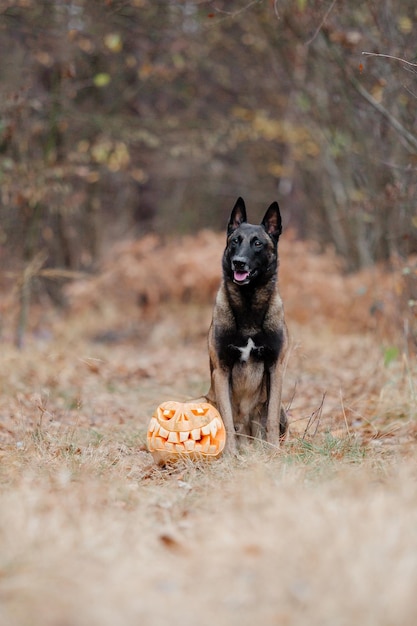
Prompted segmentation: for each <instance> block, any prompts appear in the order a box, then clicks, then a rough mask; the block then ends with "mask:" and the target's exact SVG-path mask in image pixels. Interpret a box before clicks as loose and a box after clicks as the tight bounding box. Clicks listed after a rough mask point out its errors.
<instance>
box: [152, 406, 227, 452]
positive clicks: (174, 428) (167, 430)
mask: <svg viewBox="0 0 417 626" xmlns="http://www.w3.org/2000/svg"><path fill="white" fill-rule="evenodd" d="M147 442H148V449H149V452H151V453H152V455H153V457H154V459H155V461H156V462H157V463H160V464H163V463H166V462H170V461H175V460H177V459H178V458H180V457H187V458H192V459H199V458H202V457H218V456H219V455H220V454H221V453H222V451H223V448H224V445H225V443H226V431H225V428H224V424H223V420H222V418H221V417H220V413H219V412H218V411H217V410H216V409H215V408H214V406H212V405H211V404H208V403H207V402H175V401H174V400H169V401H168V402H163V403H162V404H160V405H159V406H158V408H157V409H156V411H155V413H154V414H153V416H152V418H151V421H150V423H149V427H148V433H147Z"/></svg>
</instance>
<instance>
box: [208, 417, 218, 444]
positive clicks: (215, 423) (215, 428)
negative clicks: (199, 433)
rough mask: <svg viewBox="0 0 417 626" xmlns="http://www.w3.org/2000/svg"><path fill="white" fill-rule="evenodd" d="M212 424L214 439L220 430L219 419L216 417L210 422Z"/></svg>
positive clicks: (211, 430)
mask: <svg viewBox="0 0 417 626" xmlns="http://www.w3.org/2000/svg"><path fill="white" fill-rule="evenodd" d="M209 426H210V434H211V436H212V437H213V439H214V438H215V437H216V435H217V431H218V428H219V427H218V419H217V417H216V419H214V420H212V421H211V422H210V424H209Z"/></svg>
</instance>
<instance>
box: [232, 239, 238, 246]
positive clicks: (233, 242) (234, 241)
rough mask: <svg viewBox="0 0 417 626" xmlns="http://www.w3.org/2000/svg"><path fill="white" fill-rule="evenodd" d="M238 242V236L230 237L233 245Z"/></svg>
mask: <svg viewBox="0 0 417 626" xmlns="http://www.w3.org/2000/svg"><path fill="white" fill-rule="evenodd" d="M238 243H239V238H238V237H234V238H233V239H232V244H233V245H234V246H237V245H238Z"/></svg>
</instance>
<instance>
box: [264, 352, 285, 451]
mask: <svg viewBox="0 0 417 626" xmlns="http://www.w3.org/2000/svg"><path fill="white" fill-rule="evenodd" d="M281 395H282V363H277V364H276V365H275V367H272V368H271V369H270V371H269V391H268V412H267V416H266V440H267V442H268V443H271V444H273V445H274V446H279V445H280V430H279V423H280V419H281Z"/></svg>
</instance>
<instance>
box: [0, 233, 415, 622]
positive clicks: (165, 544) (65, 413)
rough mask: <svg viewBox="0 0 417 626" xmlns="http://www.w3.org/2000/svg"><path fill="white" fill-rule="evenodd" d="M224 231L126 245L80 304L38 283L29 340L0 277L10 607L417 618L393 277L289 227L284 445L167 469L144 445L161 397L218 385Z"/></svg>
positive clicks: (408, 397)
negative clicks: (63, 300) (50, 294)
mask: <svg viewBox="0 0 417 626" xmlns="http://www.w3.org/2000/svg"><path fill="white" fill-rule="evenodd" d="M222 245H223V238H221V237H218V236H217V235H214V234H212V233H201V234H200V235H199V237H198V238H197V245H196V244H195V241H191V240H190V239H187V238H184V239H182V240H181V241H178V240H177V241H175V240H174V241H165V242H163V241H159V240H157V239H156V238H151V237H150V238H146V239H145V240H141V241H140V242H125V243H123V244H119V245H118V246H116V247H115V248H113V249H112V250H110V251H109V253H108V256H107V257H106V259H105V260H104V261H103V264H102V267H101V268H100V271H99V272H98V275H97V276H96V277H93V278H84V279H82V280H78V281H76V282H75V283H73V284H72V285H69V286H68V287H67V290H66V291H67V298H68V308H67V309H66V310H65V311H57V310H56V309H54V308H53V307H52V306H51V305H50V304H49V302H45V301H40V302H39V301H38V302H36V301H34V303H33V305H32V309H31V316H30V322H29V325H28V328H27V331H26V339H25V345H24V348H23V349H21V350H18V349H16V348H15V347H14V345H13V324H14V321H15V319H16V317H17V309H16V302H15V301H14V299H13V297H9V294H10V289H9V291H7V290H6V291H5V292H4V293H5V296H4V300H3V302H4V306H3V320H4V323H3V329H2V339H3V342H2V353H1V357H0V358H1V362H2V367H1V372H0V384H1V395H0V481H1V482H0V511H1V516H0V555H1V556H0V598H1V602H0V624H4V625H5V626H26V625H29V624H30V625H31V626H33V625H36V626H37V625H38V624H42V626H84V625H85V626H87V625H88V626H95V625H100V626H106V625H109V626H110V625H111V626H113V625H114V624H123V625H126V626H130V625H132V626H133V625H136V624H141V626H142V625H144V626H146V625H147V624H149V625H151V626H159V625H161V626H164V625H165V624H177V623H178V624H179V623H181V624H185V625H187V624H190V626H191V625H192V626H194V625H195V624H206V623H212V622H214V623H216V624H218V625H220V626H222V625H223V624H224V625H225V626H226V625H227V626H229V625H233V624H239V625H242V624H243V625H245V624H248V625H249V624H253V623H254V622H257V621H259V622H260V623H264V624H271V625H272V624H273V625H281V624H282V625H293V624H294V625H298V624H300V625H301V624H303V625H304V624H306V623H308V624H310V625H313V626H314V625H316V624H317V625H319V624H320V625H326V624H329V625H330V624H331V625H332V626H333V625H336V624H340V625H345V624H355V625H356V624H362V625H368V624H369V625H371V624H372V625H373V624H375V625H378V626H381V625H382V626H384V625H391V624H402V625H405V626H408V625H410V626H414V624H415V623H417V622H416V620H417V604H416V602H415V589H416V588H417V481H416V478H417V466H416V441H417V437H416V434H417V428H416V424H417V421H416V396H415V388H414V379H415V358H414V357H413V355H412V354H411V353H410V352H409V350H408V347H407V346H405V345H404V346H402V345H401V343H398V342H397V343H395V341H396V337H395V336H394V335H393V334H390V333H389V332H388V331H387V328H388V329H389V328H390V326H391V325H392V320H393V310H394V309H395V307H394V305H393V301H394V295H395V290H394V289H391V287H392V285H393V281H394V279H395V277H393V276H392V275H388V274H386V273H385V272H384V271H383V270H376V269H373V270H370V271H369V272H368V273H366V272H365V273H361V274H358V275H356V276H354V277H347V276H344V275H343V273H342V271H341V269H340V267H339V264H338V261H337V259H335V258H334V256H333V255H332V254H331V253H330V252H327V253H326V254H321V255H318V254H317V253H316V252H315V251H314V249H312V246H311V245H309V244H302V243H300V242H297V241H295V240H293V239H291V237H290V236H288V237H287V239H284V240H283V242H282V244H281V291H282V295H283V299H284V303H285V308H286V315H287V320H288V325H289V329H290V334H291V350H290V355H289V359H288V365H287V374H286V379H285V388H284V399H285V402H286V404H287V406H288V410H289V415H290V433H289V438H288V441H287V443H286V444H285V446H283V447H282V448H281V449H279V448H277V449H276V450H273V449H271V448H269V447H268V448H265V447H264V446H262V444H261V443H259V442H258V443H255V444H253V445H250V446H247V447H245V448H244V449H243V450H242V451H241V453H240V454H239V456H238V457H237V458H234V459H228V458H224V459H220V460H218V461H214V462H210V463H203V462H201V463H185V462H184V463H179V464H178V465H177V466H174V467H171V468H165V469H164V468H160V467H158V466H156V465H155V464H154V462H153V459H152V457H151V455H150V454H149V453H148V452H147V450H146V446H145V442H146V426H147V423H148V421H149V419H150V417H151V415H152V412H153V410H154V409H155V407H156V406H157V405H158V404H159V403H160V402H162V401H164V400H167V399H179V400H181V399H186V398H190V397H194V396H198V395H200V394H201V393H204V391H206V390H207V388H208V384H209V380H208V379H209V370H208V357H207V348H206V335H207V330H208V326H209V323H210V312H211V303H212V299H213V297H214V293H215V290H216V287H217V285H218V280H219V268H220V255H221V249H222ZM8 287H10V286H8ZM375 303H377V306H376V305H375ZM375 311H377V314H375ZM381 311H382V313H381ZM398 346H399V347H398Z"/></svg>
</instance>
